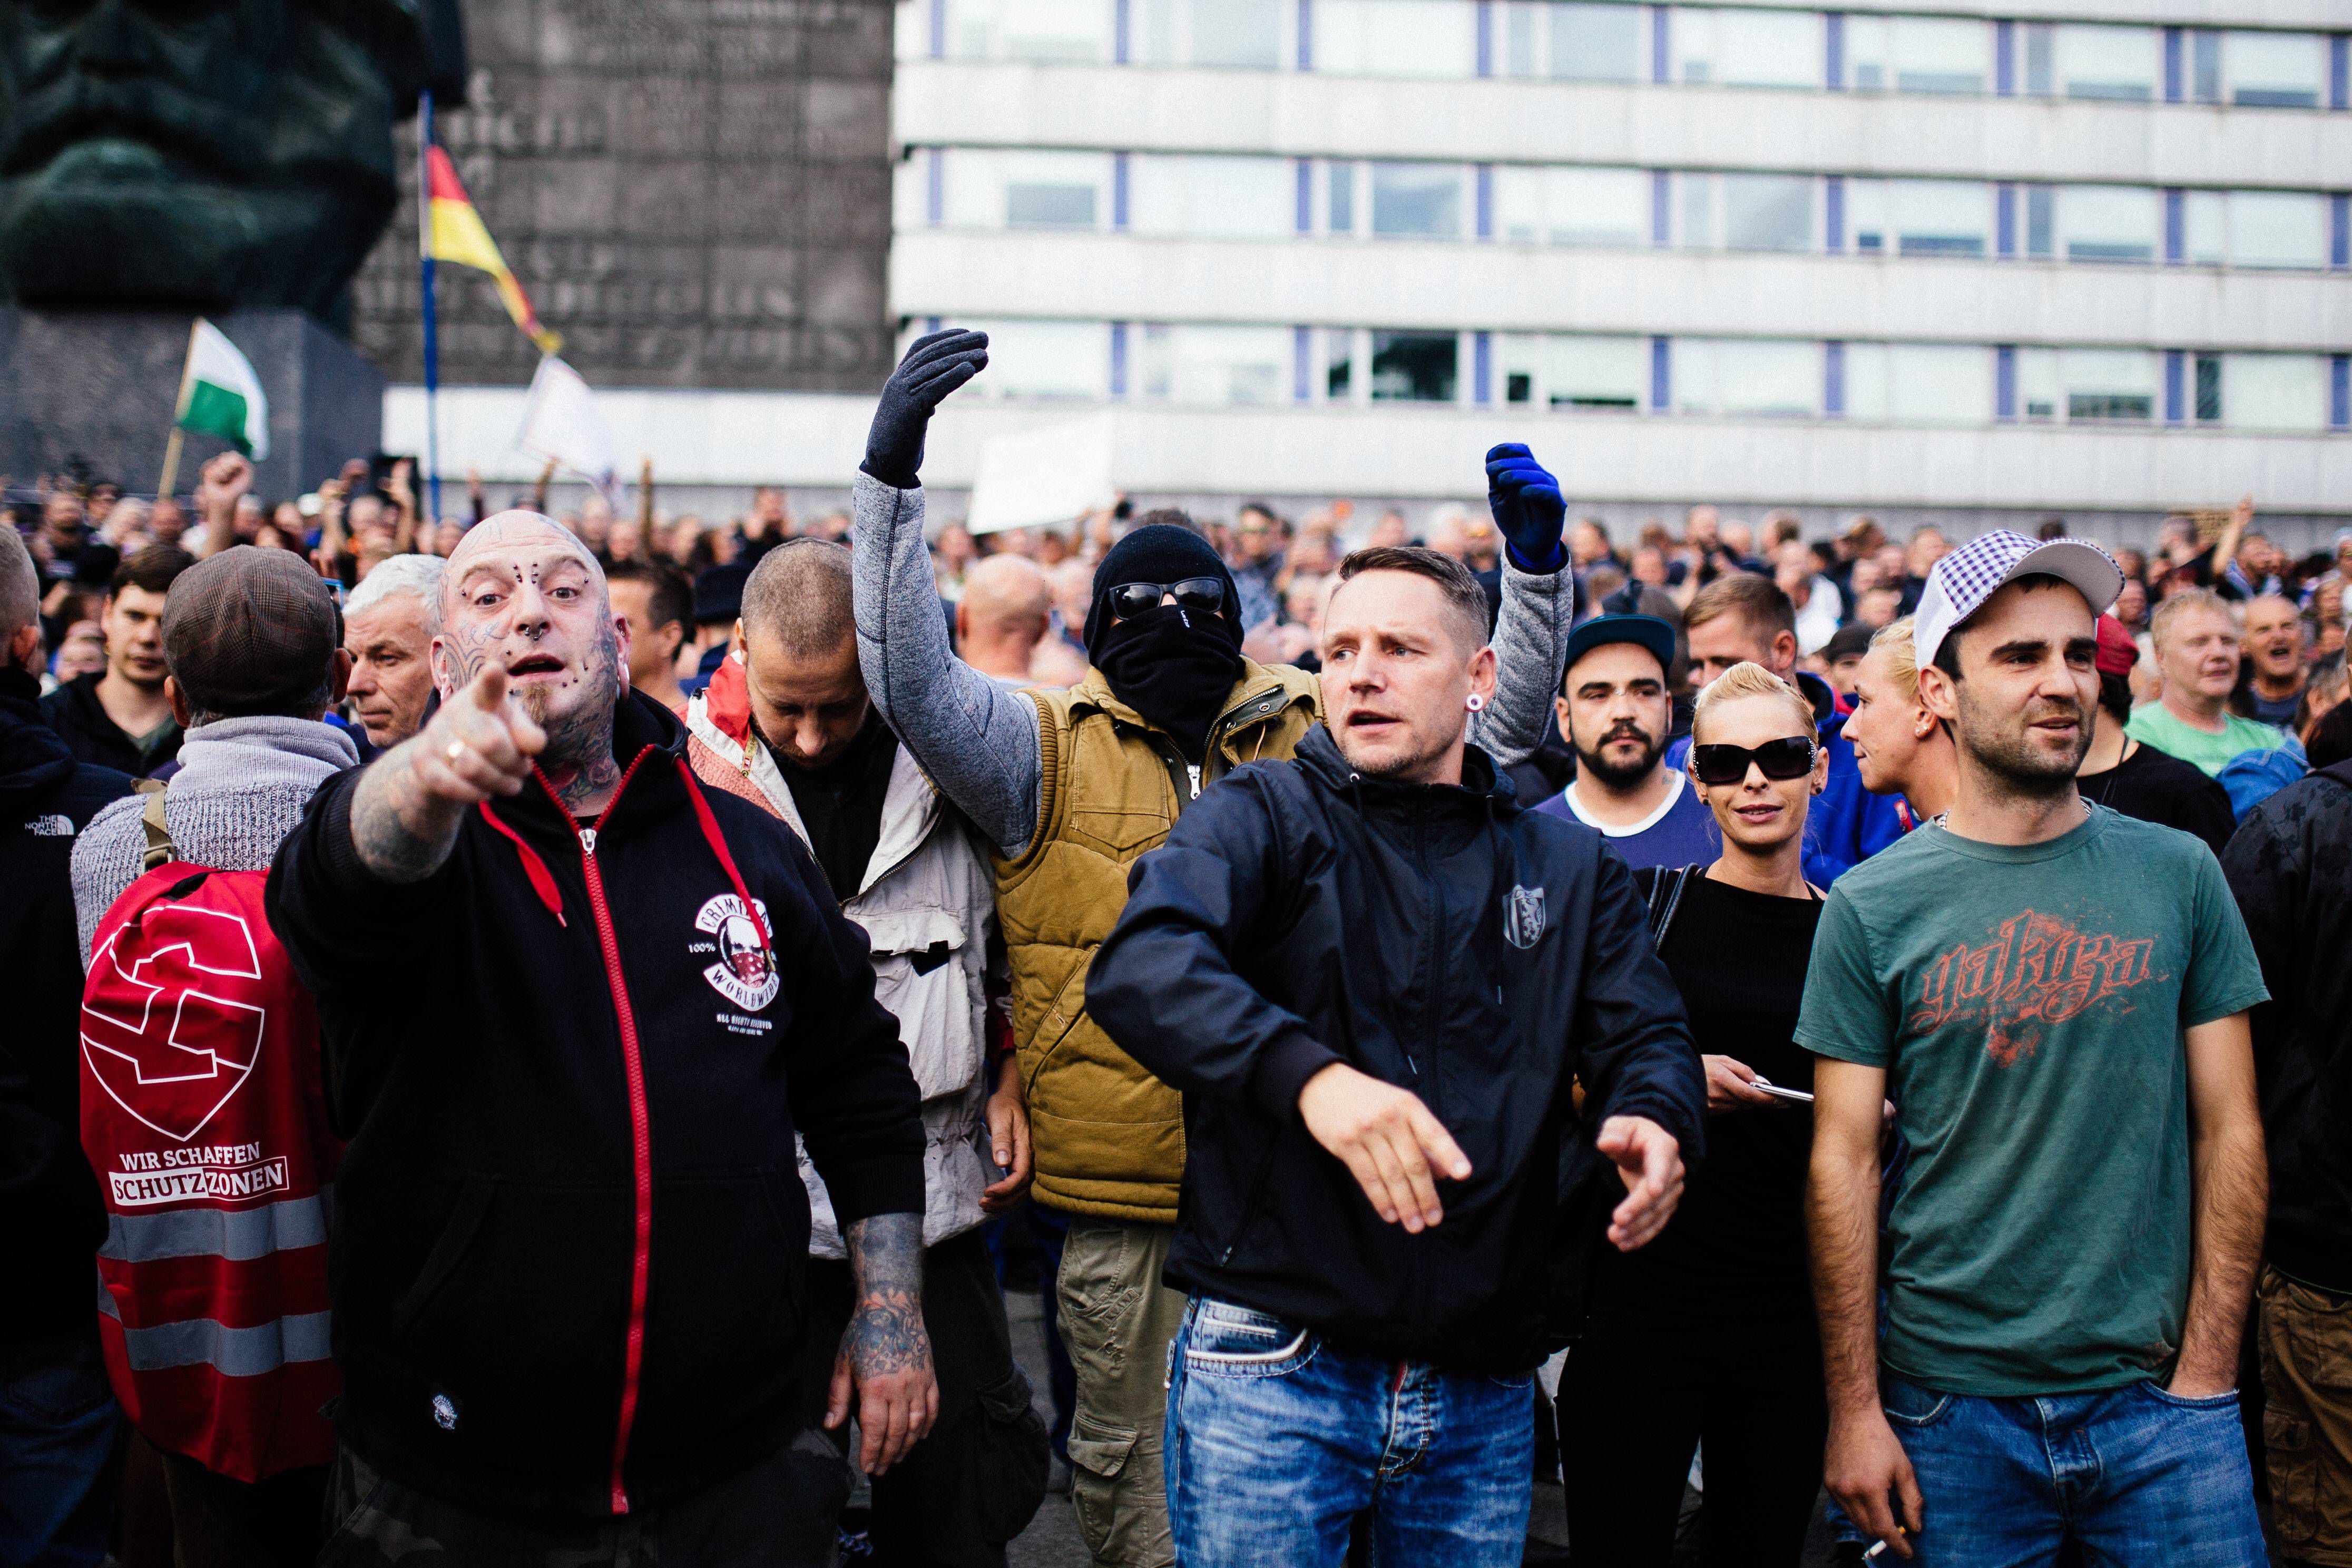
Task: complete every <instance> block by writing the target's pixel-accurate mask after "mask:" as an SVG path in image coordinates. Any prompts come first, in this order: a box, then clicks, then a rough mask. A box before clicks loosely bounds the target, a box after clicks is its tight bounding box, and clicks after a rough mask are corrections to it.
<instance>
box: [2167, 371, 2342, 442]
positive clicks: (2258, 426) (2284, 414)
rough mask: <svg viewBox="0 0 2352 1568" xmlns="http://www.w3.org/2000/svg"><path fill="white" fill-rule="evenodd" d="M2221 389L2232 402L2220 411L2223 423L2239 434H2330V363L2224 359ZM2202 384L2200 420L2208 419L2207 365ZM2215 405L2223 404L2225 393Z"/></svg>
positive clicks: (2199, 405) (2217, 399)
mask: <svg viewBox="0 0 2352 1568" xmlns="http://www.w3.org/2000/svg"><path fill="white" fill-rule="evenodd" d="M2221 359H2222V367H2221V384H2222V387H2225V388H2226V389H2227V391H2228V395H2229V401H2228V403H2227V404H2226V405H2221V406H2220V407H2218V408H2217V409H2216V413H2218V414H2219V415H2220V416H2221V423H2222V424H2224V425H2226V426H2230V427H2231V428H2232V429H2237V430H2301V431H2318V430H2325V429H2326V428H2327V414H2328V409H2327V361H2326V360H2325V359H2323V358H2322V357H2320V356H2319V355H2317V354H2224V355H2222V356H2221ZM2198 369H2199V372H2200V374H2199V376H2198V381H2197V401H2198V414H2199V416H2200V417H2202V416H2203V414H2204V402H2205V380H2204V376H2203V374H2202V372H2203V369H2204V364H2203V361H2202V360H2201V359H2200V362H2199V365H2198ZM2215 401H2216V403H2217V404H2219V403H2220V401H2221V399H2220V389H2218V388H2217V389H2216V397H2215Z"/></svg>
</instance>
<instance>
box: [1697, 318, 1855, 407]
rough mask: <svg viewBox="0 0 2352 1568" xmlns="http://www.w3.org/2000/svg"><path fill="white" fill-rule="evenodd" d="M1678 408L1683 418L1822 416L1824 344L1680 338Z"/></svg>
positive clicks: (1747, 339) (1756, 339)
mask: <svg viewBox="0 0 2352 1568" xmlns="http://www.w3.org/2000/svg"><path fill="white" fill-rule="evenodd" d="M1673 371H1674V374H1673V386H1674V398H1675V409H1676V411H1677V412H1679V413H1684V414H1723V415H1750V416H1753V415H1762V416H1772V417H1792V416H1793V417H1807V416H1813V415H1816V414H1819V413H1820V412H1821V394H1822V345H1821V344H1819V343H1816V342H1792V341H1788V340H1773V339H1758V338H1717V339H1709V338H1676V339H1675V340H1674V348H1673Z"/></svg>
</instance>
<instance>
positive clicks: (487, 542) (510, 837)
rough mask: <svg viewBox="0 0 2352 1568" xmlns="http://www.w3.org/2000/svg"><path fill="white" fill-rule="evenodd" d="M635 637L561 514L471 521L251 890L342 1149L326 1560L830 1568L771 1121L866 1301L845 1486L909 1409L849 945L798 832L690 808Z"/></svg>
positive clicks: (863, 990)
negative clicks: (809, 1170) (416, 669)
mask: <svg viewBox="0 0 2352 1568" xmlns="http://www.w3.org/2000/svg"><path fill="white" fill-rule="evenodd" d="M627 652H628V625H627V622H626V621H625V620H624V619H622V618H620V617H618V616H614V613H613V610H612V606H611V605H610V604H609V602H608V601H607V599H606V596H605V587H604V574H603V573H602V571H600V570H599V569H598V567H597V564H596V563H595V560H594V559H593V557H592V556H590V555H589V554H588V552H586V551H585V550H584V549H583V548H582V547H581V545H580V544H579V543H578V542H577V541H575V540H574V539H573V538H572V535H571V534H570V533H569V532H567V531H565V530H563V529H562V528H561V527H560V526H558V525H557V524H555V523H554V522H552V521H549V520H548V519H546V518H543V517H541V516H538V515H537V514H535V513H530V512H520V511H510V512H505V513H501V514H500V515H499V516H497V517H493V518H490V519H489V520H488V521H485V522H483V523H481V524H479V525H478V526H477V527H476V528H475V529H474V530H473V531H471V532H469V533H468V534H467V537H466V540H465V542H464V543H463V545H461V546H460V547H459V549H458V550H457V552H456V554H454V555H453V556H451V558H450V560H449V565H448V571H447V573H446V576H445V578H444V585H443V600H442V629H441V632H440V635H439V636H438V637H436V638H435V639H434V643H433V666H434V679H435V683H436V686H437V688H438V689H439V691H440V694H441V709H440V711H439V712H438V713H437V714H436V716H435V717H434V719H433V721H431V722H430V723H428V724H427V725H425V729H424V731H422V732H421V733H420V734H418V735H417V736H416V738H415V739H414V740H412V741H409V742H406V743H404V744H403V745H401V746H399V747H397V748H395V749H394V750H393V751H392V752H388V753H386V754H385V755H384V756H383V758H382V759H381V760H379V761H378V762H376V763H374V764H373V765H372V766H371V767H369V768H368V769H366V770H365V771H363V772H358V773H346V774H343V775H341V777H339V778H336V779H334V780H332V781H331V782H330V783H329V784H326V785H325V786H324V787H322V788H321V789H320V793H319V795H318V796H317V798H316V799H314V800H313V801H312V803H311V805H310V812H309V815H308V816H307V817H306V818H305V820H304V822H303V825H302V826H301V828H300V829H299V831H298V832H296V833H295V834H294V835H293V836H292V837H289V839H288V840H287V843H286V847H285V848H284V849H283V850H282V851H281V852H280V854H279V856H278V862H277V864H276V866H275V867H274V868H273V869H272V872H271V877H270V883H269V900H268V912H269V919H270V921H271V924H272V926H273V927H274V928H275V930H276V931H277V932H278V936H279V938H280V940H281V941H283V942H284V943H285V945H286V947H287V949H288V951H289V952H290V953H291V954H292V955H293V958H294V961H295V964H296V967H297V969H298V970H299V972H300V973H301V974H302V976H303V978H304V979H305V980H306V981H307V982H308V983H309V984H310V986H311V987H312V989H313V990H314V991H315V992H316V993H317V994H318V999H319V1010H320V1019H321V1022H322V1025H323V1027H324V1031H325V1035H326V1060H327V1076H328V1098H329V1101H330V1104H331V1108H332V1110H333V1113H334V1115H335V1117H336V1119H337V1121H338V1124H339V1125H338V1131H341V1132H342V1133H344V1134H345V1135H346V1136H348V1137H349V1138H350V1139H351V1148H350V1152H349V1154H348V1155H347V1157H346V1159H345V1161H344V1163H343V1167H342V1174H341V1180H340V1183H339V1184H338V1192H337V1201H336V1206H335V1233H334V1237H333V1250H332V1255H331V1256H332V1259H333V1261H332V1268H331V1273H332V1295H333V1306H334V1320H333V1321H334V1341H335V1342H334V1350H335V1354H336V1358H337V1359H338V1360H339V1361H340V1362H341V1363H342V1366H343V1369H344V1380H345V1393H344V1395H343V1399H342V1401H341V1405H340V1406H339V1407H338V1409H337V1411H336V1425H337V1428H338V1433H339V1436H341V1442H342V1450H341V1455H340V1457H339V1459H338V1462H337V1465H336V1471H335V1479H334V1484H333V1489H332V1491H333V1495H332V1497H331V1500H330V1507H331V1511H332V1513H333V1517H335V1518H336V1519H337V1520H338V1521H339V1522H340V1525H341V1529H340V1531H339V1532H338V1533H337V1534H336V1536H335V1538H334V1541H333V1542H332V1543H331V1546H330V1547H329V1549H328V1552H327V1555H326V1557H325V1558H324V1559H323V1561H326V1562H329V1563H384V1562H389V1561H392V1560H394V1559H395V1558H397V1557H399V1556H401V1555H402V1554H403V1553H404V1552H406V1551H408V1550H410V1549H411V1547H412V1545H413V1543H414V1542H415V1541H417V1540H419V1539H429V1540H432V1541H435V1542H438V1543H439V1544H440V1545H441V1547H442V1548H443V1550H445V1551H446V1552H448V1553H449V1555H450V1556H451V1558H452V1559H456V1560H464V1559H467V1558H471V1557H475V1556H482V1555H488V1554H490V1553H493V1552H496V1553H499V1554H502V1555H505V1556H509V1557H512V1558H513V1559H514V1560H516V1561H525V1560H528V1558H529V1557H531V1556H543V1557H547V1558H553V1557H555V1556H557V1555H559V1554H562V1555H566V1556H578V1555H579V1554H581V1553H586V1554H588V1555H587V1558H586V1560H590V1561H595V1560H603V1559H605V1558H609V1557H611V1556H613V1555H614V1554H615V1552H618V1551H619V1550H621V1549H622V1548H621V1543H622V1542H641V1543H642V1544H641V1545H632V1546H630V1547H629V1548H628V1550H630V1551H632V1552H637V1551H642V1552H645V1553H646V1555H648V1556H650V1557H662V1556H668V1555H673V1554H674V1555H675V1556H676V1557H677V1559H678V1560H679V1561H688V1562H712V1563H721V1562H758V1563H802V1562H808V1563H818V1562H823V1561H825V1560H826V1557H827V1555H828V1553H829V1552H830V1550H831V1546H832V1540H831V1534H832V1520H833V1517H834V1513H835V1509H836V1508H837V1505H838V1503H839V1501H840V1499H839V1498H838V1497H836V1496H828V1495H824V1492H825V1489H828V1488H831V1489H837V1488H838V1486H839V1484H840V1483H839V1480H838V1479H837V1478H838V1475H839V1471H838V1468H837V1467H835V1466H828V1465H825V1464H822V1463H819V1464H809V1463H805V1462H803V1460H802V1458H801V1454H802V1451H803V1447H804V1446H806V1445H810V1444H812V1443H814V1442H816V1441H818V1440H816V1439H814V1438H812V1437H810V1436H806V1435H803V1434H799V1433H797V1431H796V1426H797V1423H796V1419H795V1414H794V1413H795V1411H796V1410H797V1409H798V1408H799V1405H800V1401H799V1395H798V1391H797V1389H796V1388H795V1387H794V1379H795V1372H794V1369H795V1368H797V1367H798V1366H799V1365H800V1364H801V1362H802V1352H801V1349H800V1346H799V1344H798V1342H797V1341H798V1335H799V1325H800V1323H801V1322H802V1321H803V1310H802V1302H801V1300H800V1292H801V1268H800V1264H799V1259H800V1258H802V1257H803V1255H804V1254H805V1253H806V1252H807V1249H808V1205H807V1199H806V1196H805V1195H804V1194H803V1189H802V1186H801V1184H800V1181H799V1179H798V1177H797V1175H796V1173H795V1167H794V1156H793V1134H794V1132H795V1131H796V1130H797V1131H799V1132H800V1133H801V1134H802V1135H803V1137H804V1138H805V1140H806V1142H807V1147H808V1152H809V1154H810V1156H811V1157H812V1158H813V1159H814V1162H815V1163H816V1165H817V1168H818V1170H819V1171H820V1172H821V1173H822V1174H823V1175H824V1182H825V1185H826V1187H827V1188H828V1189H830V1191H831V1193H832V1194H833V1202H834V1209H835V1215H837V1217H838V1218H839V1220H840V1221H841V1223H842V1226H843V1230H844V1233H845V1237H846V1240H847V1242H848V1247H849V1253H850V1258H851V1261H852V1264H853V1266H854V1267H855V1269H856V1279H857V1283H858V1289H859V1295H860V1300H859V1307H858V1310H857V1312H856V1315H855V1317H854V1318H853V1321H852V1322H851V1325H850V1328H849V1331H848V1333H847V1334H846V1335H845V1338H844V1340H843V1343H842V1347H841V1353H840V1357H839V1360H838V1362H837V1363H836V1370H835V1374H834V1379H833V1384H834V1386H833V1389H832V1400H831V1412H830V1414H829V1415H828V1422H829V1423H830V1424H833V1425H838V1424H839V1423H840V1421H842V1420H843V1419H845V1417H846V1415H848V1413H849V1409H850V1406H851V1405H852V1402H853V1396H854V1397H855V1400H856V1406H857V1415H858V1419H859V1425H860V1427H861V1430H862V1433H863V1438H864V1450H863V1452H862V1454H861V1456H860V1458H861V1459H862V1461H863V1463H864V1467H865V1468H866V1469H867V1470H869V1471H873V1470H879V1469H887V1468H888V1467H889V1466H890V1465H891V1464H892V1463H894V1462H896V1460H897V1459H898V1458H899V1457H900V1456H901V1455H903V1454H904V1453H905V1452H906V1450H907V1448H908V1447H910V1446H911V1445H912V1444H913V1443H914V1442H915V1441H917V1440H918V1439H919V1438H920V1437H921V1436H922V1435H923V1434H924V1432H926V1431H927V1430H928V1429H929V1426H930V1423H931V1420H932V1418H933V1415H934V1413H935V1410H936V1405H937V1394H936V1391H935V1388H934V1385H933V1382H932V1376H931V1363H930V1348H929V1342H927V1340H926V1339H925V1337H924V1331H923V1323H922V1317H921V1312H920V1309H919V1284H920V1282H919V1277H918V1276H919V1248H920V1246H921V1240H922V1236H921V1232H922V1209H923V1173H922V1154H923V1134H922V1127H921V1123H920V1121H919V1118H918V1112H917V1099H916V1089H915V1083H914V1079H913V1077H912V1076H911V1075H910V1073H909V1072H908V1067H907V1057H906V1052H905V1051H904V1049H903V1048H902V1047H900V1045H899V1042H898V1028H897V1025H896V1023H895V1022H894V1021H893V1019H892V1018H891V1016H890V1015H889V1014H888V1013H887V1012H885V1011H884V1010H883V1009H882V1008H881V1007H879V1006H878V1005H876V1003H875V1000H874V995H873V969H872V966H871V964H870V963H868V962H867V960H866V943H865V942H864V940H863V938H862V937H861V936H860V935H859V934H858V933H857V932H856V931H855V930H854V928H852V927H851V926H850V925H849V924H848V923H847V922H846V921H844V920H843V919H842V918H841V916H840V914H839V912H838V910H837V909H836V907H835V903H834V900H832V898H831V897H830V896H829V895H828V894H827V892H826V891H825V887H824V879H823V877H822V875H821V874H820V873H819V872H818V871H817V869H816V868H815V866H814V864H813V863H812V862H811V861H810V859H809V858H808V855H807V853H806V852H805V851H804V850H803V849H802V848H801V847H800V845H799V843H798V841H797V840H796V839H794V838H793V836H792V835H791V834H789V833H785V832H782V831H780V830H779V828H778V827H777V826H776V824H774V823H773V822H772V821H771V820H770V819H769V818H768V817H767V816H764V815H763V814H761V813H760V812H759V811H757V810H756V809H754V808H752V807H751V806H749V805H745V804H744V803H743V802H741V801H739V800H736V799H734V798H732V797H730V796H729V795H724V794H719V793H713V794H710V795H705V794H704V792H703V791H702V789H701V787H700V786H699V785H698V784H697V782H696V780H695V778H694V775H693V773H692V772H691V771H690V770H689V769H688V766H687V764H686V731H685V730H684V729H683V728H682V727H681V726H680V724H679V723H678V721H677V719H676V718H675V717H674V716H672V715H671V714H670V713H669V711H668V710H666V709H664V708H663V707H661V706H660V705H659V704H658V703H656V702H652V701H650V700H646V699H645V698H643V697H640V696H635V695H634V694H632V693H631V692H630V690H629V684H628V676H627V669H628V662H627Z"/></svg>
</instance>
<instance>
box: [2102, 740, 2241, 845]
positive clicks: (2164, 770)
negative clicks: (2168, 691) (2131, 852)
mask: <svg viewBox="0 0 2352 1568" xmlns="http://www.w3.org/2000/svg"><path fill="white" fill-rule="evenodd" d="M2074 787H2075V788H2077V789H2079V790H2081V791H2082V792H2083V798H2084V799H2085V800H2093V801H2096V802H2098V803H2099V804H2100V805H2106V806H2113V807H2114V808H2115V809H2116V810H2117V811H2120V812H2122V813H2123V814H2124V815H2125V816H2137V817H2138V818H2139V819H2140V820H2141V821H2142V822H2160V823H2162V824H2163V825H2164V826H2167V827H2178V828H2179V829H2180V831H2181V832H2183V833H2193V834H2195V835H2197V837H2200V838H2202V839H2203V840H2204V841H2205V842H2206V843H2207V844H2208V845H2210V846H2211V847H2212V850H2213V853H2214V854H2215V855H2219V854H2221V850H2222V849H2223V847H2225V846H2227V845H2228V844H2229V842H2230V835H2231V834H2232V833H2234V832H2236V831H2237V827H2238V816H2237V813H2236V812H2234V811H2232V810H2231V808H2230V792H2229V791H2228V790H2225V789H2223V788H2222V787H2221V784H2218V783H2216V782H2215V781H2214V780H2212V779H2210V778H2208V777H2207V776H2206V775H2205V770H2204V769H2202V768H2200V767H2198V766H2197V765H2196V764H2195V763H2184V762H2182V761H2181V760H2180V759H2179V757H2176V756H2173V755H2171V754H2170V753H2168V752H2159V751H2158V750H2157V749H2156V748H2155V747H2154V746H2151V745H2148V744H2147V743H2146V742H2139V743H2138V749H2137V750H2136V751H2133V752H2131V754H2130V755H2129V756H2127V757H2126V758H2125V759H2124V760H2123V761H2122V762H2120V763H2116V765H2115V766H2114V767H2112V768H2109V769H2108V770H2107V771H2106V772H2105V773H2084V774H2082V775H2081V776H2080V777H2078V778H2077V779H2075V781H2074Z"/></svg>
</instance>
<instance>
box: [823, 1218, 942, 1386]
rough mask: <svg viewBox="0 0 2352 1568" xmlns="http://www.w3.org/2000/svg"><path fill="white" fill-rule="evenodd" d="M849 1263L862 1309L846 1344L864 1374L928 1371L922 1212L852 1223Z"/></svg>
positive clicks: (845, 1338)
mask: <svg viewBox="0 0 2352 1568" xmlns="http://www.w3.org/2000/svg"><path fill="white" fill-rule="evenodd" d="M845 1239H846V1240H847V1241H848V1243H849V1264H850V1268H851V1270H852V1271H853V1272H854V1273H855V1275H856V1279H857V1310H856V1314H855V1315H854V1316H853V1317H851V1319H850V1321H849V1331H848V1332H847V1333H845V1334H844V1335H843V1336H842V1348H843V1349H844V1350H845V1351H846V1352H848V1354H849V1360H850V1364H851V1366H852V1367H854V1368H855V1369H856V1372H857V1374H858V1376H860V1377H861V1378H865V1377H874V1376H879V1375H882V1374H886V1373H895V1372H913V1371H922V1372H929V1370H930V1365H931V1342H930V1336H929V1334H928V1333H926V1332H925V1331H924V1329H923V1216H922V1215H919V1214H878V1215H873V1216H871V1217H870V1218H866V1219H862V1220H859V1221H857V1222H856V1223H855V1224H853V1225H852V1226H850V1227H849V1234H848V1236H847V1237H846V1238H845Z"/></svg>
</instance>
